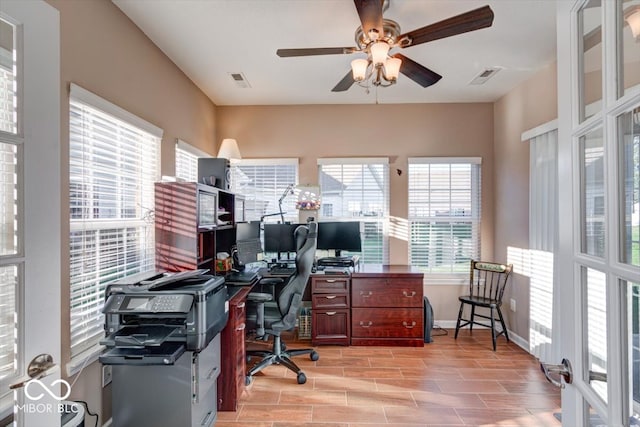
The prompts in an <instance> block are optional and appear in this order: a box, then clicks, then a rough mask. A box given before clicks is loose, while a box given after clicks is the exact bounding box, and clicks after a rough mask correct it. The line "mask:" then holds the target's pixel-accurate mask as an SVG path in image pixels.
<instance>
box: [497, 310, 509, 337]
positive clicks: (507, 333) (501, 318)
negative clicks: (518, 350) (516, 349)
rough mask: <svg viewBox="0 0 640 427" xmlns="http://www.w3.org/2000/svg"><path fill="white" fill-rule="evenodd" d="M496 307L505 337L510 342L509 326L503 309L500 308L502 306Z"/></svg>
mask: <svg viewBox="0 0 640 427" xmlns="http://www.w3.org/2000/svg"><path fill="white" fill-rule="evenodd" d="M496 309H497V310H498V317H499V318H500V324H501V325H502V330H503V331H504V337H505V338H506V339H507V342H509V332H507V326H506V325H505V324H504V318H503V317H502V310H500V307H496Z"/></svg>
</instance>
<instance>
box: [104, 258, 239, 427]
mask: <svg viewBox="0 0 640 427" xmlns="http://www.w3.org/2000/svg"><path fill="white" fill-rule="evenodd" d="M206 271H207V270H189V271H183V272H177V273H167V272H158V271H149V272H145V273H139V274H136V275H132V276H128V277H125V278H123V279H120V280H117V281H115V282H113V283H111V284H110V285H108V286H107V288H106V291H105V298H106V301H105V305H104V308H103V313H104V314H105V332H106V333H105V338H104V339H103V340H102V341H101V342H100V343H101V344H102V345H104V346H105V347H106V348H105V350H104V351H103V353H102V354H101V355H100V357H99V359H100V362H101V363H102V364H103V365H112V413H113V426H114V427H129V426H135V427H145V426H149V427H151V426H153V427H157V426H164V425H166V426H174V425H175V426H178V425H179V426H211V425H213V423H214V422H215V419H216V416H217V389H216V386H217V377H218V375H219V373H220V335H219V333H220V331H221V330H222V329H223V328H224V327H225V325H226V323H227V320H228V316H229V306H228V302H227V298H226V297H227V289H226V285H225V282H224V278H223V277H220V276H212V275H208V274H205V273H206Z"/></svg>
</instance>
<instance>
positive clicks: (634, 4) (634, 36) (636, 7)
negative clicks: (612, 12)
mask: <svg viewBox="0 0 640 427" xmlns="http://www.w3.org/2000/svg"><path fill="white" fill-rule="evenodd" d="M618 5H619V6H620V7H621V9H620V13H621V14H622V19H620V20H619V22H621V23H622V27H621V28H620V29H621V33H620V34H619V35H618V37H619V38H620V40H621V43H620V46H621V49H620V55H621V58H620V61H619V62H620V64H621V69H620V79H619V82H620V84H621V85H622V87H621V88H620V90H619V93H620V94H622V95H625V94H627V93H629V89H631V88H634V87H637V86H640V0H628V1H625V2H618Z"/></svg>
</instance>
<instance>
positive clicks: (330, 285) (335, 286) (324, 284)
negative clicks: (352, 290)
mask: <svg viewBox="0 0 640 427" xmlns="http://www.w3.org/2000/svg"><path fill="white" fill-rule="evenodd" d="M311 292H312V293H314V294H320V293H341V292H342V293H346V292H349V278H348V277H312V278H311Z"/></svg>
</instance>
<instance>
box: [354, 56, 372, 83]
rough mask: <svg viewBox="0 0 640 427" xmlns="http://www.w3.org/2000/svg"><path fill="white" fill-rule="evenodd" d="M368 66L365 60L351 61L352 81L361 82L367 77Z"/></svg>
mask: <svg viewBox="0 0 640 427" xmlns="http://www.w3.org/2000/svg"><path fill="white" fill-rule="evenodd" d="M368 66H369V61H367V60H366V59H362V58H359V59H354V60H353V61H351V72H352V73H353V80H355V81H357V82H361V81H363V80H364V79H365V77H366V76H367V67H368Z"/></svg>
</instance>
